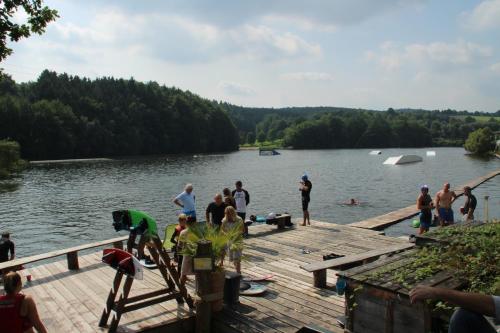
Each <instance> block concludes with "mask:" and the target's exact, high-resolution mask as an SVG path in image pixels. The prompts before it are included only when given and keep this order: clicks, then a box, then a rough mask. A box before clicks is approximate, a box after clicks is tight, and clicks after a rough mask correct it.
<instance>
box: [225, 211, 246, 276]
mask: <svg viewBox="0 0 500 333" xmlns="http://www.w3.org/2000/svg"><path fill="white" fill-rule="evenodd" d="M224 213H225V216H224V218H223V219H222V226H221V230H222V232H224V233H229V232H231V231H232V230H234V231H235V232H236V233H237V234H238V236H237V237H243V234H244V232H245V226H244V223H243V219H242V218H241V217H239V216H238V215H237V214H236V210H235V209H234V208H233V207H231V206H229V207H226V209H225V210H224ZM233 245H234V243H233V242H232V241H230V242H229V243H228V244H227V248H228V251H229V261H232V262H233V264H234V268H235V269H236V272H237V273H238V274H241V249H235V248H233Z"/></svg>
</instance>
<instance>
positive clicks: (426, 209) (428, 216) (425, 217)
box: [417, 185, 434, 235]
mask: <svg viewBox="0 0 500 333" xmlns="http://www.w3.org/2000/svg"><path fill="white" fill-rule="evenodd" d="M420 192H421V193H420V195H419V196H418V198H417V209H418V210H420V230H419V232H418V233H419V235H421V234H423V233H424V232H427V231H429V227H430V226H431V224H432V209H433V208H434V205H433V203H432V198H431V196H430V195H429V187H428V186H427V185H423V186H422V187H421V188H420Z"/></svg>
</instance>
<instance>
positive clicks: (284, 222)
mask: <svg viewBox="0 0 500 333" xmlns="http://www.w3.org/2000/svg"><path fill="white" fill-rule="evenodd" d="M266 224H274V225H277V226H278V229H285V227H286V226H291V225H292V216H291V215H290V214H281V215H279V216H276V218H274V219H267V220H266Z"/></svg>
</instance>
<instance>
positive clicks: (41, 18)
mask: <svg viewBox="0 0 500 333" xmlns="http://www.w3.org/2000/svg"><path fill="white" fill-rule="evenodd" d="M0 6H1V7H0V62H1V61H3V60H5V58H6V57H7V56H9V55H10V54H12V49H11V48H9V47H7V39H9V40H10V41H11V42H17V41H18V40H20V39H21V38H26V37H29V36H30V35H31V34H32V33H36V34H39V35H40V34H42V33H43V32H45V27H46V26H47V24H48V23H49V22H51V21H54V20H55V19H56V18H57V17H59V16H58V15H57V11H56V10H54V9H50V8H49V7H47V6H44V5H43V1H42V0H3V1H2V4H1V5H0ZM19 10H24V12H25V13H26V14H27V19H26V22H25V23H21V24H19V23H16V22H14V20H13V16H14V14H15V13H16V12H17V11H19Z"/></svg>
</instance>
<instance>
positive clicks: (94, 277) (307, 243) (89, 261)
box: [24, 221, 405, 332]
mask: <svg viewBox="0 0 500 333" xmlns="http://www.w3.org/2000/svg"><path fill="white" fill-rule="evenodd" d="M312 224H313V225H312V226H310V227H301V226H297V227H295V228H292V229H285V230H277V229H276V226H268V225H265V224H264V225H258V226H252V227H250V237H249V238H248V239H247V240H245V246H246V247H245V250H244V255H245V256H246V259H247V260H246V261H244V262H243V264H242V270H243V275H245V276H254V277H257V276H263V275H266V274H274V279H273V281H272V282H271V281H270V282H267V283H265V284H266V285H267V287H268V291H267V293H266V294H264V295H263V296H261V297H240V304H239V305H238V306H236V307H235V308H234V309H225V310H223V312H222V313H220V314H218V315H217V316H216V317H215V320H214V326H215V329H214V332H296V331H297V330H298V329H299V328H301V327H303V326H306V325H314V326H317V327H323V328H325V329H328V330H330V331H333V332H342V331H343V330H342V329H340V327H339V326H338V324H337V323H336V317H337V316H339V315H343V314H344V298H343V297H341V296H338V295H337V294H336V293H335V292H334V291H332V290H330V289H318V288H314V287H313V286H312V274H311V273H308V272H306V271H304V270H302V269H301V268H300V267H299V266H300V265H303V264H304V263H311V262H315V261H321V260H322V256H323V255H325V254H330V253H332V252H334V253H337V254H343V255H350V254H356V253H363V252H365V251H368V250H372V249H376V248H378V247H380V246H388V245H393V244H401V243H404V242H405V241H404V240H402V239H399V238H391V237H386V236H382V235H380V234H379V233H378V232H375V231H371V230H365V229H360V228H353V227H350V226H341V225H336V224H333V223H325V222H318V221H312ZM304 249H305V250H306V251H303V250H304ZM308 252H309V253H308ZM228 268H229V269H232V267H228ZM28 271H29V272H30V273H31V275H32V276H33V282H31V284H30V285H28V286H26V287H25V288H24V292H25V293H26V294H32V295H33V296H34V297H35V300H36V303H37V305H38V308H39V311H40V315H41V317H42V320H43V322H44V323H45V324H46V326H47V328H48V331H49V332H103V331H106V330H105V329H100V328H99V327H98V325H97V322H98V319H99V317H100V315H101V312H102V310H103V307H104V302H105V299H106V296H107V293H108V291H109V289H110V287H111V284H112V280H113V277H114V275H115V271H114V270H113V269H111V268H110V267H108V266H106V265H105V264H103V263H101V253H100V252H95V253H91V254H88V255H83V256H81V257H80V269H79V270H76V271H69V270H68V269H67V267H66V262H65V261H58V262H54V263H48V264H44V265H41V266H37V267H32V268H29V269H28ZM335 273H336V271H333V270H330V271H328V278H327V279H328V282H330V283H335V281H336V276H335ZM193 280H194V279H193ZM162 281H163V279H162V277H161V276H160V273H159V272H158V270H151V271H150V270H146V272H145V279H144V280H143V281H136V282H134V285H133V287H132V292H131V295H132V296H133V295H134V294H135V293H137V292H147V291H153V290H157V289H159V288H160V287H161V286H162V284H163V282H162ZM193 285H194V281H190V282H189V283H188V289H189V290H190V293H191V294H193ZM193 315H194V314H193V313H192V312H190V311H189V309H188V308H187V306H179V307H178V306H177V303H176V302H175V301H169V302H166V303H161V304H157V305H154V306H151V307H150V308H148V309H147V311H146V310H145V309H142V310H138V311H134V312H130V313H126V314H124V315H123V317H122V319H121V322H120V327H119V331H122V332H143V331H148V332H150V331H151V328H155V327H156V328H158V327H162V326H164V325H169V324H174V323H176V322H178V321H179V320H180V319H182V318H188V317H190V316H193ZM190 328H191V329H192V324H191V325H187V326H186V325H185V327H184V330H181V329H180V328H179V327H178V326H177V327H176V329H171V330H169V331H171V332H183V331H184V332H189V331H190ZM163 330H165V327H163Z"/></svg>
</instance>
